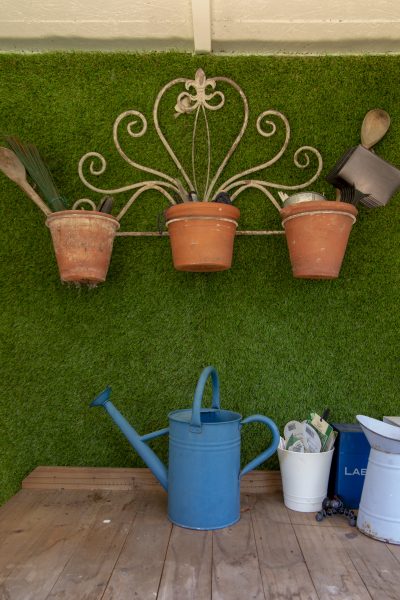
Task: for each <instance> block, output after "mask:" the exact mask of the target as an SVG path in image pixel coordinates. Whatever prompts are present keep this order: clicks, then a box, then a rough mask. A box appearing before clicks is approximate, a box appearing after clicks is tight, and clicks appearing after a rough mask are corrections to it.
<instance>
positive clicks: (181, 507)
mask: <svg viewBox="0 0 400 600" xmlns="http://www.w3.org/2000/svg"><path fill="white" fill-rule="evenodd" d="M209 376H211V378H212V384H213V390H212V407H211V408H202V406H201V402H202V396H203V392H204V387H205V384H206V382H207V379H208V377H209ZM106 395H107V394H106ZM101 396H102V394H100V396H98V398H96V399H95V400H94V401H93V402H92V405H97V406H98V405H102V406H104V408H106V410H107V412H109V414H110V416H111V417H112V418H113V420H114V421H115V423H116V424H117V425H118V426H119V427H120V429H121V430H122V432H123V433H124V434H125V435H126V437H127V438H128V440H129V441H130V443H131V444H132V446H133V447H134V448H135V450H136V451H137V452H138V453H139V454H140V456H141V457H142V458H143V459H144V461H145V462H146V464H147V465H148V466H149V468H150V469H151V470H152V471H153V473H154V474H155V476H156V477H157V478H158V480H159V481H160V483H161V485H162V486H163V487H164V489H166V490H167V491H168V517H169V519H170V521H172V522H173V523H175V524H176V525H179V526H181V527H187V528H189V529H221V528H223V527H228V526H229V525H232V524H234V523H236V522H237V521H238V520H239V519H240V479H241V477H242V476H243V475H244V474H245V473H248V472H249V471H251V470H252V469H254V468H256V467H257V466H258V465H259V464H261V463H262V462H264V461H265V460H267V458H269V457H270V456H271V455H272V454H273V453H274V452H275V451H276V448H277V446H278V443H279V431H278V428H277V426H276V425H275V423H274V422H273V421H272V420H271V419H269V418H268V417H265V416H263V415H253V416H251V417H247V418H246V419H242V417H241V415H240V414H239V413H236V412H232V411H229V410H222V409H221V408H220V402H219V381H218V374H217V372H216V370H215V369H214V368H213V367H207V368H206V369H204V371H203V372H202V374H201V375H200V378H199V381H198V383H197V387H196V391H195V397H194V402H193V407H192V408H191V409H183V410H176V411H173V412H171V413H170V414H169V427H168V428H166V429H161V430H159V431H156V432H153V433H150V434H147V435H144V436H139V435H138V434H137V432H136V431H135V430H134V429H133V428H132V427H131V426H130V425H129V423H127V422H126V421H125V419H124V417H122V415H120V413H119V412H118V411H117V410H116V409H115V407H114V406H113V405H112V404H111V402H110V401H109V399H108V398H107V400H106V402H104V392H103V400H101ZM99 398H100V400H99ZM254 421H257V422H261V423H264V424H265V425H267V427H268V428H269V429H270V430H271V432H272V438H273V439H272V442H271V444H270V446H269V447H268V448H267V449H266V450H264V452H262V453H261V454H259V455H258V456H257V457H256V458H255V459H253V460H252V461H251V462H250V463H248V465H246V466H245V467H244V468H243V469H242V470H240V445H241V429H242V427H243V425H244V424H246V423H250V422H254ZM167 433H168V434H169V465H168V470H167V469H166V467H165V466H164V465H163V463H162V462H161V461H160V460H159V459H158V457H157V456H156V455H155V454H154V453H153V451H152V450H151V449H150V448H149V447H148V446H147V442H148V441H149V440H151V439H153V438H155V437H158V436H160V435H164V434H167Z"/></svg>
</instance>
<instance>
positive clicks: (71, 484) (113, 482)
mask: <svg viewBox="0 0 400 600" xmlns="http://www.w3.org/2000/svg"><path fill="white" fill-rule="evenodd" d="M22 488H23V489H32V490H34V489H36V490H37V489H82V490H84V489H88V490H95V489H99V490H100V489H103V490H112V489H118V490H132V489H139V488H149V489H153V488H160V484H159V483H158V481H157V479H156V478H155V477H154V475H153V473H152V472H151V471H150V469H146V468H111V467H46V466H40V467H37V468H36V469H35V470H34V471H32V473H30V474H29V475H28V476H27V477H26V478H25V479H24V480H23V482H22ZM281 489H282V483H281V476H280V472H279V471H252V472H251V473H248V474H247V475H245V476H244V477H243V479H242V482H241V490H242V493H244V494H249V493H255V494H265V493H270V492H276V491H278V490H281Z"/></svg>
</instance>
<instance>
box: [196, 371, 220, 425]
mask: <svg viewBox="0 0 400 600" xmlns="http://www.w3.org/2000/svg"><path fill="white" fill-rule="evenodd" d="M210 375H211V381H212V404H211V408H219V379H218V373H217V371H216V369H215V368H214V367H211V366H209V367H206V368H205V369H204V370H203V372H202V373H201V375H200V377H199V380H198V382H197V386H196V390H195V392H194V400H193V407H192V419H191V421H190V431H194V432H199V431H201V418H200V409H201V401H202V399H203V394H204V388H205V385H206V382H207V379H208V378H209V377H210Z"/></svg>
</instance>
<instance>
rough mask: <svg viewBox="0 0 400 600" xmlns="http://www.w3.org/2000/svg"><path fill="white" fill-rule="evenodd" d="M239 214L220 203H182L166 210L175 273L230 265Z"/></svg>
mask: <svg viewBox="0 0 400 600" xmlns="http://www.w3.org/2000/svg"><path fill="white" fill-rule="evenodd" d="M239 216H240V211H239V209H238V208H236V206H232V205H230V204H222V203H220V202H185V203H183V204H176V205H174V206H171V207H170V208H169V209H168V210H167V211H166V222H167V227H168V232H169V235H170V240H171V250H172V258H173V262H174V267H175V269H177V270H178V271H201V272H208V271H224V270H226V269H229V268H230V266H231V265H232V255H233V242H234V240H235V233H236V228H237V221H238V219H239Z"/></svg>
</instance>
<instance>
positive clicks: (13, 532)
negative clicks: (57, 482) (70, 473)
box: [0, 491, 76, 584]
mask: <svg viewBox="0 0 400 600" xmlns="http://www.w3.org/2000/svg"><path fill="white" fill-rule="evenodd" d="M35 493H37V492H35ZM37 494H38V498H37V501H38V502H37V504H36V505H33V506H31V507H30V509H28V510H27V512H26V514H25V515H20V516H19V519H18V520H15V519H13V520H11V521H10V523H9V527H10V529H9V530H8V531H5V533H4V535H3V536H2V540H1V545H0V584H1V583H2V582H3V581H5V579H7V577H8V576H9V575H10V574H11V573H12V571H13V569H14V568H15V567H16V566H17V565H19V564H21V563H22V562H23V561H24V560H25V558H26V557H28V556H29V555H30V554H31V547H32V545H34V544H35V541H36V539H37V538H38V537H39V536H40V535H41V534H42V533H43V531H44V530H45V529H46V528H47V527H48V526H49V525H50V524H51V523H53V522H54V520H55V519H56V518H57V515H59V514H60V511H62V510H68V502H69V500H68V498H69V497H70V495H71V493H68V494H67V496H66V494H63V493H62V492H58V491H54V492H49V491H47V492H46V494H45V495H43V494H41V493H40V492H39V493H37ZM72 494H73V498H72V502H75V501H76V492H72Z"/></svg>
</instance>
